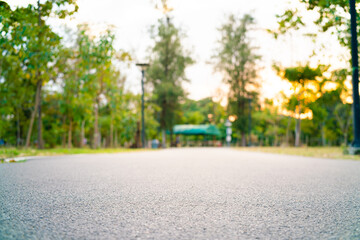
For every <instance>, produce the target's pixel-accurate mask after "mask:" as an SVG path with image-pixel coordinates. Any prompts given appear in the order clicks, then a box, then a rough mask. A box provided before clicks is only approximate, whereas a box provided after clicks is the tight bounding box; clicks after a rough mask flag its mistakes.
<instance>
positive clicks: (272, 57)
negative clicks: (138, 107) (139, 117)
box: [9, 0, 348, 99]
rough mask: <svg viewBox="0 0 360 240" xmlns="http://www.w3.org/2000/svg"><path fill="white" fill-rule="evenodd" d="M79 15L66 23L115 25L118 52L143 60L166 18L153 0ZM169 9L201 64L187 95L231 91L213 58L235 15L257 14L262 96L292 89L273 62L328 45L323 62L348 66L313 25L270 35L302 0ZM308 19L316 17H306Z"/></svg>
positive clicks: (188, 1) (114, 3)
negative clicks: (314, 36)
mask: <svg viewBox="0 0 360 240" xmlns="http://www.w3.org/2000/svg"><path fill="white" fill-rule="evenodd" d="M9 3H10V5H11V6H12V7H15V6H18V5H21V6H25V5H27V4H28V3H33V4H35V3H36V1H35V0H10V1H9ZM78 4H79V11H78V13H76V14H75V16H73V17H71V19H68V20H66V21H65V22H66V24H67V25H68V26H69V27H71V28H73V29H75V28H76V26H77V25H78V24H80V23H88V24H89V26H90V27H92V28H93V30H94V32H100V31H102V30H104V28H105V27H106V26H107V25H113V26H114V31H115V34H116V37H117V40H116V48H117V49H123V50H126V51H130V52H131V53H132V54H133V57H134V58H135V59H137V60H138V61H143V60H144V59H146V56H148V54H149V53H148V49H149V47H151V45H152V42H151V39H150V36H149V35H150V34H149V29H150V26H151V25H153V24H156V23H157V21H158V19H159V18H161V17H163V15H162V13H161V12H160V11H159V10H156V9H155V1H153V0H131V1H129V0H102V1H98V0H78ZM169 5H170V6H171V7H173V8H174V11H173V12H172V13H171V16H172V17H173V19H172V21H174V23H175V24H176V26H180V27H181V28H182V29H183V30H184V32H185V33H186V35H187V38H186V39H185V40H184V42H183V43H184V46H185V48H186V49H188V50H190V51H191V53H192V57H193V58H194V59H195V61H196V63H195V64H194V65H192V66H190V67H189V68H188V69H187V70H186V74H187V78H188V79H189V80H190V83H185V84H184V86H185V88H186V91H187V92H188V93H189V97H190V98H192V99H201V98H204V97H213V96H214V95H215V94H216V92H217V91H218V89H219V88H220V89H223V90H224V91H226V87H225V86H224V85H223V84H222V76H221V74H219V73H214V70H213V67H212V65H209V64H208V63H209V61H210V60H211V56H212V55H213V54H214V49H215V48H216V42H217V39H219V37H220V35H219V32H218V31H217V28H219V27H220V26H221V24H223V23H224V22H225V21H226V15H228V14H230V13H234V14H238V15H239V16H241V15H243V14H245V13H250V14H252V15H253V16H254V18H255V20H256V22H257V26H256V28H257V29H258V30H257V31H256V33H254V34H253V35H254V45H256V46H258V47H259V53H260V55H262V56H263V58H262V62H261V66H260V67H261V69H262V70H261V72H259V76H260V77H261V80H262V90H261V92H262V98H274V97H276V96H277V95H278V94H279V92H280V91H285V90H287V89H288V88H289V85H288V84H286V83H284V81H282V80H281V79H279V77H277V76H276V73H275V72H274V71H273V70H272V64H273V63H274V62H280V63H281V64H282V65H284V66H291V65H294V64H296V63H297V62H306V61H308V60H309V56H310V55H311V53H312V51H313V49H314V48H319V46H321V44H325V45H326V46H327V48H326V49H327V50H326V51H323V54H324V56H320V55H318V56H317V58H318V59H321V63H323V64H332V65H334V67H335V68H336V67H347V65H346V59H347V57H348V54H347V52H346V49H345V50H344V49H343V48H341V47H339V44H338V43H337V40H336V38H335V36H329V34H325V35H320V36H319V37H318V38H317V39H316V42H315V43H313V42H311V40H310V39H308V38H305V37H304V36H303V35H302V33H305V32H306V31H308V30H312V31H313V32H315V31H316V29H314V28H313V27H312V28H311V27H310V29H308V30H304V31H303V32H298V33H294V34H293V35H292V37H290V36H289V35H288V36H284V37H280V38H279V39H278V40H275V39H273V37H272V36H271V35H270V34H268V33H267V32H266V31H265V29H275V28H276V27H277V23H276V17H275V15H276V14H281V13H282V12H283V11H284V10H285V9H287V8H289V7H299V6H301V4H299V3H298V1H291V3H290V1H289V0H276V1H269V0H252V1H244V0H196V1H194V0H170V1H169ZM304 15H305V16H306V18H307V19H309V20H311V19H313V18H314V16H312V15H310V14H309V13H304ZM63 22H64V21H51V24H52V25H54V26H55V27H56V26H59V25H60V23H63ZM123 72H124V73H125V74H126V75H127V81H126V87H127V88H128V89H129V90H131V91H133V92H135V93H139V92H140V79H141V73H140V70H139V69H138V68H136V67H135V66H130V67H129V68H127V69H124V70H123Z"/></svg>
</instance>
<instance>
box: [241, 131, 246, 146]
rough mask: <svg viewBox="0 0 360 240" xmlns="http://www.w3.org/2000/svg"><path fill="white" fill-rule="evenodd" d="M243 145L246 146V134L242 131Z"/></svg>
mask: <svg viewBox="0 0 360 240" xmlns="http://www.w3.org/2000/svg"><path fill="white" fill-rule="evenodd" d="M241 146H243V147H246V135H245V133H244V132H242V133H241Z"/></svg>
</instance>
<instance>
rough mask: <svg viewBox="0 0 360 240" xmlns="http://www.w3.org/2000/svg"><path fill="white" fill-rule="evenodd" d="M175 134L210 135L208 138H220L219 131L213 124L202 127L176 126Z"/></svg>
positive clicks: (202, 125)
mask: <svg viewBox="0 0 360 240" xmlns="http://www.w3.org/2000/svg"><path fill="white" fill-rule="evenodd" d="M174 134H180V135H204V136H205V135H208V136H220V131H219V129H218V128H217V127H216V126H215V125H212V124H201V125H190V124H186V125H175V126H174Z"/></svg>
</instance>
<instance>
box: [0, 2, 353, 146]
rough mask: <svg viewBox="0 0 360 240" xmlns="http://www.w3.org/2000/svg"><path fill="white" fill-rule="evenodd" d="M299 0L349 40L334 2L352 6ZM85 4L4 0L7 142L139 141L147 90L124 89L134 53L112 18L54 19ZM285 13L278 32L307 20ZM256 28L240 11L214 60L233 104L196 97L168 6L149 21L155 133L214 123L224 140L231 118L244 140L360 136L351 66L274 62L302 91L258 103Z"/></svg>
mask: <svg viewBox="0 0 360 240" xmlns="http://www.w3.org/2000/svg"><path fill="white" fill-rule="evenodd" d="M163 2H164V4H166V1H163ZM301 2H303V3H304V4H305V5H306V7H307V8H308V9H309V10H313V9H316V10H318V11H319V12H320V18H319V19H318V21H317V22H316V24H318V26H320V27H321V30H322V31H330V30H331V29H335V30H337V31H338V33H339V35H338V37H339V41H340V43H341V44H343V45H344V46H348V41H347V39H348V35H346V30H344V29H345V28H346V26H347V25H346V24H347V23H346V21H345V20H346V19H343V18H341V19H340V20H341V21H340V20H339V18H337V12H336V11H337V10H338V9H340V8H343V9H345V10H346V11H347V8H346V6H345V5H343V3H339V2H338V1H330V2H329V1H327V2H329V5H326V4H325V5H324V4H323V2H322V1H318V3H317V2H316V1H315V2H314V1H310V2H309V1H305V0H304V1H302V0H301ZM77 10H78V6H77V4H76V1H75V0H48V1H42V3H40V1H39V2H38V3H37V4H36V5H32V4H29V5H28V6H26V7H17V8H15V9H11V8H10V7H9V5H8V4H7V3H5V2H2V1H1V2H0V27H1V29H0V46H1V55H0V145H6V146H17V147H35V146H36V147H38V148H44V147H45V148H51V147H57V146H63V147H69V148H71V147H92V148H100V147H111V148H115V147H139V146H140V141H139V140H140V138H139V134H140V124H139V122H140V95H139V94H134V93H132V92H130V91H128V90H126V88H125V83H126V81H127V76H126V75H125V74H123V72H122V71H120V69H119V67H118V66H119V64H123V63H125V64H130V63H131V61H133V57H132V56H131V54H130V53H129V52H127V51H126V50H119V49H115V47H114V41H115V35H114V32H113V31H112V30H111V28H108V29H106V30H105V31H103V32H102V33H101V34H99V35H96V36H93V35H92V34H91V31H90V29H91V26H88V25H79V26H78V27H77V29H76V30H75V31H74V30H71V31H68V32H64V33H63V34H64V35H62V36H60V35H59V34H58V33H56V32H55V31H54V30H53V29H52V27H51V26H50V25H49V24H48V21H47V20H48V19H49V18H50V17H52V18H54V17H55V18H66V17H68V16H70V15H73V14H75V13H76V12H77ZM277 17H278V23H279V28H278V29H277V30H275V31H272V34H274V36H275V37H276V38H278V37H279V36H280V35H283V34H286V33H287V32H289V31H294V30H297V29H300V28H301V27H303V26H304V23H303V21H302V18H301V16H300V15H299V13H298V12H297V11H296V10H287V11H285V12H284V14H283V15H279V16H277ZM325 18H327V20H328V21H325V20H324V19H325ZM255 26H256V25H255V19H254V18H253V17H252V16H251V15H249V14H245V15H243V16H236V15H233V14H230V15H229V16H228V18H227V20H226V22H224V23H223V24H222V25H221V26H220V28H219V34H220V39H219V41H218V43H217V47H216V49H214V54H213V58H212V60H213V62H214V69H215V70H216V71H218V72H220V73H221V74H222V75H223V78H224V83H225V84H226V85H227V86H228V89H229V91H228V96H227V106H222V105H221V104H220V103H219V102H217V101H214V100H213V99H212V98H211V97H209V98H205V99H202V100H199V101H195V100H191V99H189V98H188V97H187V93H186V91H185V90H184V88H183V84H184V83H185V82H187V81H188V79H187V78H186V75H185V70H186V68H187V67H188V66H190V65H191V64H193V63H194V59H192V57H191V54H190V52H189V51H188V50H186V49H185V48H184V46H183V44H182V40H183V39H184V37H185V34H184V32H183V31H182V30H181V29H180V28H178V27H176V26H175V25H174V23H173V21H172V19H171V18H170V17H169V16H167V15H166V17H165V18H164V19H160V20H159V21H158V22H157V24H154V25H153V26H152V27H151V31H150V34H151V37H152V40H153V45H152V47H151V50H150V51H149V55H148V60H149V62H150V67H149V68H148V69H147V72H146V86H147V88H146V89H149V90H151V91H147V92H146V95H145V100H146V104H145V120H146V138H147V139H148V140H151V139H159V140H161V141H162V145H163V147H165V146H169V145H171V143H173V142H174V141H175V140H174V134H173V127H174V125H176V124H214V125H217V126H218V128H219V129H220V131H221V136H219V137H218V140H220V141H225V135H226V134H225V125H224V124H225V121H226V119H228V118H229V116H232V117H233V120H234V122H233V124H232V127H233V135H232V137H233V138H232V139H233V140H232V142H233V144H234V145H242V146H247V145H250V144H251V145H258V146H281V145H294V146H301V145H308V146H320V145H322V146H324V145H331V146H335V145H341V144H344V145H347V144H348V143H349V142H350V141H352V113H351V104H349V103H347V102H348V101H347V99H348V97H349V96H351V92H350V90H349V89H348V88H347V86H346V81H347V79H348V77H349V75H350V72H349V70H347V69H340V70H332V71H329V69H330V66H324V65H321V64H318V65H317V66H311V65H310V64H309V63H305V64H297V65H295V66H288V67H284V66H281V65H279V64H275V65H274V71H276V73H277V74H278V76H279V77H281V78H282V79H284V81H287V82H289V83H290V84H291V87H292V94H291V95H290V96H289V95H285V94H283V95H282V97H281V98H282V105H278V104H275V102H274V101H273V100H272V99H266V100H265V101H260V99H261V98H260V97H261V96H260V95H259V92H260V85H261V79H260V78H259V75H258V73H259V71H260V68H259V63H260V61H261V56H260V55H259V54H258V53H257V46H255V45H254V44H253V40H252V38H251V36H252V35H251V33H252V31H253V30H254V29H255ZM340 30H341V31H340ZM65 39H66V40H65ZM325 76H327V77H325ZM280 94H281V93H280Z"/></svg>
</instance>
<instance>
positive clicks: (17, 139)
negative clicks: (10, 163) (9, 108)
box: [16, 108, 20, 147]
mask: <svg viewBox="0 0 360 240" xmlns="http://www.w3.org/2000/svg"><path fill="white" fill-rule="evenodd" d="M19 146H20V113H19V108H16V147H19Z"/></svg>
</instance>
